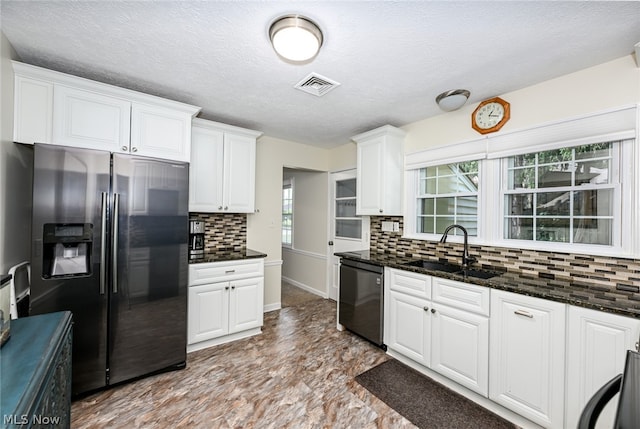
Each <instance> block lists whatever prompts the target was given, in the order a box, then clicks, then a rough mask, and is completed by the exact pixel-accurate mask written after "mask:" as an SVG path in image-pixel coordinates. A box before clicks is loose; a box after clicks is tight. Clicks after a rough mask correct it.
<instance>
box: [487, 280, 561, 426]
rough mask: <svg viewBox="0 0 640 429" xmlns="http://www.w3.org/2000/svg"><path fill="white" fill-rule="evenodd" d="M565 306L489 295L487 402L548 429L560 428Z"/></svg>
mask: <svg viewBox="0 0 640 429" xmlns="http://www.w3.org/2000/svg"><path fill="white" fill-rule="evenodd" d="M565 313H566V305H565V304H561V303H558V302H553V301H547V300H544V299H540V298H533V297H529V296H524V295H520V294H515V293H510V292H504V291H500V290H492V291H491V322H490V335H491V341H490V346H491V347H490V356H489V362H490V367H489V371H490V380H489V398H490V399H492V400H493V401H495V402H497V403H499V404H500V405H502V406H504V407H506V408H508V409H510V410H512V411H515V412H516V413H518V414H520V415H522V416H524V417H526V418H528V419H529V420H531V421H533V422H535V423H537V424H539V425H541V426H544V427H548V428H562V427H563V423H564V387H565V385H564V380H565V377H564V375H565V374H564V365H565Z"/></svg>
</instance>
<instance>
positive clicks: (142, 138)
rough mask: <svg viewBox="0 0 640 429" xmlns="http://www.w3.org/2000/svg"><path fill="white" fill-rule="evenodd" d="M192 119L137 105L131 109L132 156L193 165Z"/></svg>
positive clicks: (187, 115) (179, 113)
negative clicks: (191, 159) (191, 155)
mask: <svg viewBox="0 0 640 429" xmlns="http://www.w3.org/2000/svg"><path fill="white" fill-rule="evenodd" d="M190 152H191V115H190V114H188V113H183V112H180V111H176V110H171V109H167V108H162V107H157V106H149V105H145V104H139V103H134V104H133V105H132V106H131V153H135V154H137V155H141V156H150V157H154V158H161V159H170V160H174V161H183V162H189V161H190Z"/></svg>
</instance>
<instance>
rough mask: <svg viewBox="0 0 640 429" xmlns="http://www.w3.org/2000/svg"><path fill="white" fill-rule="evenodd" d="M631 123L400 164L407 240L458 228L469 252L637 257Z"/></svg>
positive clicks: (613, 121) (551, 129)
mask: <svg viewBox="0 0 640 429" xmlns="http://www.w3.org/2000/svg"><path fill="white" fill-rule="evenodd" d="M637 117H638V109H637V107H636V106H632V107H622V108H619V109H611V110H609V111H604V112H596V113H593V114H589V115H584V116H580V117H575V118H568V119H566V120H562V121H557V122H550V123H546V124H542V125H540V126H533V127H531V128H527V129H523V130H520V131H514V132H504V133H503V132H501V133H495V134H491V135H488V136H483V137H482V138H478V139H474V140H468V141H464V142H459V143H453V144H443V145H441V146H434V147H432V148H429V149H427V150H422V151H417V152H413V153H409V154H407V155H405V178H406V180H405V184H406V190H405V192H406V194H405V201H406V204H407V206H406V212H405V216H404V233H403V234H404V235H403V236H404V237H406V238H413V239H418V240H436V239H438V238H439V235H440V234H441V233H442V231H443V229H444V228H445V227H446V226H447V225H450V224H452V223H459V224H461V225H463V226H465V227H466V228H467V229H468V230H469V232H470V233H471V234H473V235H475V237H472V238H471V240H470V241H471V242H472V243H473V244H480V245H489V246H497V247H514V248H521V249H532V250H542V251H551V252H567V253H585V254H591V255H606V256H617V257H639V256H640V228H638V227H637V226H638V220H637V216H636V213H635V212H636V208H637V207H639V206H640V175H638V174H637V173H636V172H635V171H634V170H637V169H636V166H637V165H638V163H639V162H640V149H639V148H640V146H638V145H637V144H636V143H637V141H636V136H637V132H638V129H637ZM454 231H456V232H457V230H454ZM458 235H460V234H458ZM454 240H455V239H454ZM454 240H452V241H454ZM457 240H460V237H458V238H457Z"/></svg>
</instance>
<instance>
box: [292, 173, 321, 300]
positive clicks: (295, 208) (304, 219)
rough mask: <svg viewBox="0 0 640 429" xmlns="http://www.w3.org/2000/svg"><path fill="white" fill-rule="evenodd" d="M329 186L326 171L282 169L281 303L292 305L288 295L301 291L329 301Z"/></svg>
mask: <svg viewBox="0 0 640 429" xmlns="http://www.w3.org/2000/svg"><path fill="white" fill-rule="evenodd" d="M327 183H328V173H327V172H326V171H318V170H309V169H301V168H289V167H285V168H284V169H283V172H282V225H281V228H282V285H283V286H282V289H281V296H280V298H281V302H282V303H286V302H289V301H288V300H287V299H286V298H287V297H285V296H284V295H285V294H287V293H294V294H295V293H296V292H300V290H302V291H304V292H307V293H311V294H313V295H314V296H315V297H322V298H327V297H328V295H327V278H326V275H327V270H326V264H327V236H328V231H327V229H328V221H327V213H328V201H329V197H328V186H327ZM285 283H286V285H285ZM289 286H293V287H294V288H295V289H291V288H290V287H289ZM289 298H290V297H289Z"/></svg>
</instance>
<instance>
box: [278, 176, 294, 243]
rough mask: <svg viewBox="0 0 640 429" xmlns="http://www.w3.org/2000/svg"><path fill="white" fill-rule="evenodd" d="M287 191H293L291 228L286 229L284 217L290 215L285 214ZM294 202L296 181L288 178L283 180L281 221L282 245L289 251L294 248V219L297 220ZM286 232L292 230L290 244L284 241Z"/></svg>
mask: <svg viewBox="0 0 640 429" xmlns="http://www.w3.org/2000/svg"><path fill="white" fill-rule="evenodd" d="M285 189H291V214H290V216H291V228H286V227H285V225H284V217H285V215H288V213H285V212H284V200H285V198H284V191H285ZM294 201H295V189H294V180H293V177H291V178H288V179H285V180H283V182H282V207H281V215H282V218H281V221H280V244H281V245H282V247H286V248H289V249H292V248H293V231H294V228H293V226H294V221H295V220H294V218H295V210H294ZM285 230H290V233H289V237H290V242H288V243H287V242H285V241H284V240H283V238H284V231H285Z"/></svg>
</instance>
